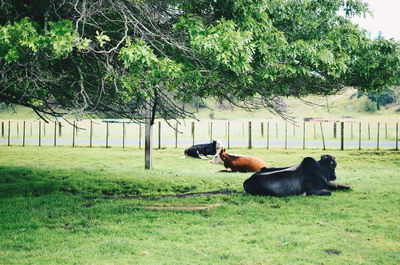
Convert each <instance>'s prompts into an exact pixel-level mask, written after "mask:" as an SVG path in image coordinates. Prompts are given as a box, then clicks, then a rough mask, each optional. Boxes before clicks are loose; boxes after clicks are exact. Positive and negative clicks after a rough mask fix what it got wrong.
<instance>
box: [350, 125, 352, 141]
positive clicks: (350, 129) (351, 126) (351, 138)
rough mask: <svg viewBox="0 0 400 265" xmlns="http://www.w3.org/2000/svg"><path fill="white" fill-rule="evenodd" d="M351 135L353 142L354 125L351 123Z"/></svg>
mask: <svg viewBox="0 0 400 265" xmlns="http://www.w3.org/2000/svg"><path fill="white" fill-rule="evenodd" d="M350 134H351V139H352V140H353V123H352V122H351V123H350Z"/></svg>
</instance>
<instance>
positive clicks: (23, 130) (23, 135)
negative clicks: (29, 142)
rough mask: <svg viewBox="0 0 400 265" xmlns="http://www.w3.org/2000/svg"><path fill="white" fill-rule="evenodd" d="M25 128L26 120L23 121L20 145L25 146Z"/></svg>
mask: <svg viewBox="0 0 400 265" xmlns="http://www.w3.org/2000/svg"><path fill="white" fill-rule="evenodd" d="M25 128H26V121H24V127H23V128H22V146H25V133H26V131H25Z"/></svg>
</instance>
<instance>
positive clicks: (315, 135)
mask: <svg viewBox="0 0 400 265" xmlns="http://www.w3.org/2000/svg"><path fill="white" fill-rule="evenodd" d="M313 124H314V139H316V138H317V126H316V124H315V121H314V122H313Z"/></svg>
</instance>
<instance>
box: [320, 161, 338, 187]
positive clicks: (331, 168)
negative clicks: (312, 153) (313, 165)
mask: <svg viewBox="0 0 400 265" xmlns="http://www.w3.org/2000/svg"><path fill="white" fill-rule="evenodd" d="M319 164H320V166H321V170H322V172H323V174H324V176H325V177H326V179H327V180H328V181H332V180H335V179H336V172H335V168H336V166H337V163H336V158H335V157H334V156H331V155H322V156H321V160H319Z"/></svg>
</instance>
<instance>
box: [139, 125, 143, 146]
mask: <svg viewBox="0 0 400 265" xmlns="http://www.w3.org/2000/svg"><path fill="white" fill-rule="evenodd" d="M139 149H142V124H140V123H139Z"/></svg>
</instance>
